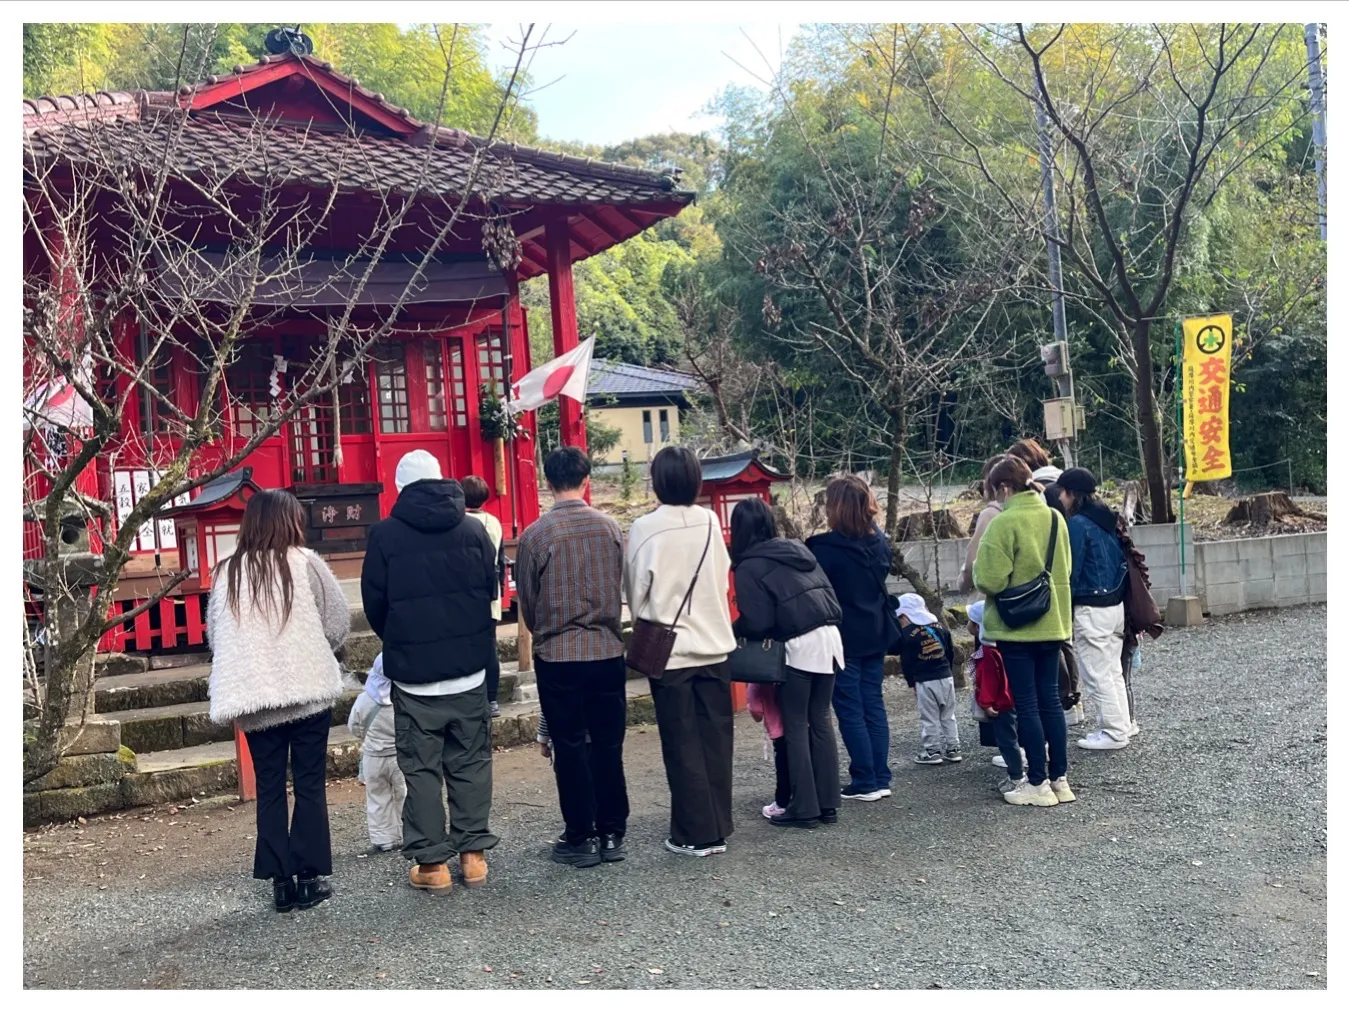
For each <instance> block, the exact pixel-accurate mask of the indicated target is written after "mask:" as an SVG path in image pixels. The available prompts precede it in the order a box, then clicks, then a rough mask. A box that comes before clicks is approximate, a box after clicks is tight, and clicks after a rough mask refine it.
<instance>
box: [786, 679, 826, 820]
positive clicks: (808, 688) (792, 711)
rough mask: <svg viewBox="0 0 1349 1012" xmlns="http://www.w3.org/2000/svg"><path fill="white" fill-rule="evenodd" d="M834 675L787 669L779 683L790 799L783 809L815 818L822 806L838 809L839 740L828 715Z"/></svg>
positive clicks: (804, 816) (794, 815)
mask: <svg viewBox="0 0 1349 1012" xmlns="http://www.w3.org/2000/svg"><path fill="white" fill-rule="evenodd" d="M833 695H834V676H833V675H816V674H811V673H810V672H809V671H798V670H797V669H796V668H788V669H787V680H786V681H785V682H783V683H782V685H780V686H779V687H778V707H779V709H781V711H782V729H783V735H782V736H783V738H785V739H786V740H787V765H788V768H789V769H790V771H791V772H790V777H791V784H792V801H791V804H790V805H788V806H787V814H788V815H790V816H791V817H792V818H794V819H814V818H817V817H818V816H819V814H820V809H822V808H833V809H837V808H838V801H839V784H838V739H837V738H836V737H835V735H834V721H833V719H832V718H831V716H830V710H831V709H832V705H831V704H832V699H833Z"/></svg>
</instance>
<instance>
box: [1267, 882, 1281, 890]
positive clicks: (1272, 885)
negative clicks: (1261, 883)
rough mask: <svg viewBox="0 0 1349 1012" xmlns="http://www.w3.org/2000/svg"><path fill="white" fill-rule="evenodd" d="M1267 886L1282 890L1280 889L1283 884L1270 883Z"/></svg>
mask: <svg viewBox="0 0 1349 1012" xmlns="http://www.w3.org/2000/svg"><path fill="white" fill-rule="evenodd" d="M1269 886H1270V888H1271V889H1282V888H1283V883H1282V882H1271V883H1270V884H1269Z"/></svg>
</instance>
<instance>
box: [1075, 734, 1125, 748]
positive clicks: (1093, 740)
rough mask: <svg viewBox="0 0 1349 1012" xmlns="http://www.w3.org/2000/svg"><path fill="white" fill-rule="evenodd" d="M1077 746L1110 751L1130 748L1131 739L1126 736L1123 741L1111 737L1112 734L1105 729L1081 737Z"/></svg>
mask: <svg viewBox="0 0 1349 1012" xmlns="http://www.w3.org/2000/svg"><path fill="white" fill-rule="evenodd" d="M1077 747H1078V748H1089V749H1093V750H1095V751H1098V752H1108V751H1110V750H1111V749H1117V748H1128V747H1129V739H1128V738H1125V739H1124V740H1123V741H1116V740H1115V739H1114V738H1112V737H1110V735H1108V734H1106V733H1105V732H1104V731H1093V732H1092V733H1091V734H1089V735H1087V736H1086V737H1085V738H1079V739H1078V742H1077Z"/></svg>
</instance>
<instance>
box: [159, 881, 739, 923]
mask: <svg viewBox="0 0 1349 1012" xmlns="http://www.w3.org/2000/svg"><path fill="white" fill-rule="evenodd" d="M144 877H145V876H144V875H142V876H141V878H144ZM730 926H731V922H730V921H718V922H717V927H719V928H729V927H730Z"/></svg>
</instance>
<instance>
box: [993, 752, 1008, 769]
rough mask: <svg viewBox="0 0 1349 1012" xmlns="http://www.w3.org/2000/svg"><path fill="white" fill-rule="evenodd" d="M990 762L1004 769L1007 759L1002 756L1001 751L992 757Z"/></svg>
mask: <svg viewBox="0 0 1349 1012" xmlns="http://www.w3.org/2000/svg"><path fill="white" fill-rule="evenodd" d="M992 762H993V765H994V766H996V767H997V768H998V769H1000V770H1005V769H1006V768H1007V760H1006V759H1004V758H1003V757H1002V753H1001V752H999V753H998V754H997V755H995V756H994V757H993V759H992Z"/></svg>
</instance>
